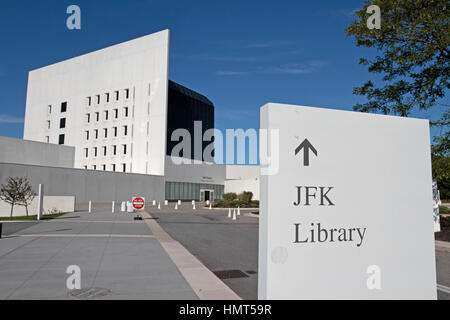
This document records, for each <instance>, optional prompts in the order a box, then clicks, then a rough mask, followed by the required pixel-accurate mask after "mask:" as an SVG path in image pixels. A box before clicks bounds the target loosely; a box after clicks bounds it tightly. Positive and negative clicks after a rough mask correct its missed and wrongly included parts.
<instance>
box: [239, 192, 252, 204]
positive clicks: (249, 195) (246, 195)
mask: <svg viewBox="0 0 450 320" xmlns="http://www.w3.org/2000/svg"><path fill="white" fill-rule="evenodd" d="M252 198H253V192H251V191H244V192H242V193H241V194H240V195H239V200H241V201H244V202H246V203H248V202H250V201H252Z"/></svg>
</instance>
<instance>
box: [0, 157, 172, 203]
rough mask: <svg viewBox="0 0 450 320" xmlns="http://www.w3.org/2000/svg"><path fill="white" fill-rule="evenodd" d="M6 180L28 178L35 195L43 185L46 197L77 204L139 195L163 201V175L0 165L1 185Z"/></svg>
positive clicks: (9, 164) (109, 200)
mask: <svg viewBox="0 0 450 320" xmlns="http://www.w3.org/2000/svg"><path fill="white" fill-rule="evenodd" d="M8 177H27V178H28V180H29V181H30V183H31V185H32V187H33V189H34V191H35V192H37V191H38V187H39V184H40V183H42V184H44V186H45V187H44V194H46V195H52V196H75V201H76V204H78V203H87V202H89V200H91V201H93V202H104V203H108V202H111V201H113V200H114V201H116V202H118V201H127V200H128V201H131V197H133V196H138V195H139V196H144V197H145V198H146V199H155V200H159V201H164V192H165V180H164V177H163V176H152V175H146V174H133V173H119V172H105V171H95V170H85V169H69V168H55V167H43V166H32V165H21V164H11V163H0V183H5V182H6V179H7V178H8Z"/></svg>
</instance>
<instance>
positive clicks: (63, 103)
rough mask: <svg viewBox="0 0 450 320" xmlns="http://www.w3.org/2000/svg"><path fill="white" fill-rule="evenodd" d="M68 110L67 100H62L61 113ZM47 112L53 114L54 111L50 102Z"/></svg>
mask: <svg viewBox="0 0 450 320" xmlns="http://www.w3.org/2000/svg"><path fill="white" fill-rule="evenodd" d="M64 112H67V101H64V102H61V113H64ZM47 113H48V114H51V113H52V105H51V104H49V105H48V106H47Z"/></svg>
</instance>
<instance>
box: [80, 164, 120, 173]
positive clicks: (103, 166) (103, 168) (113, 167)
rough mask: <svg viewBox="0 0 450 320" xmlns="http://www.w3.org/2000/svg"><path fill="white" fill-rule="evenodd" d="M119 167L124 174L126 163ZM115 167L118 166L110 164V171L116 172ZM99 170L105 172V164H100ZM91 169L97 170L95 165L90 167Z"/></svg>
mask: <svg viewBox="0 0 450 320" xmlns="http://www.w3.org/2000/svg"><path fill="white" fill-rule="evenodd" d="M119 166H120V167H119V168H120V169H121V170H122V172H126V171H127V164H126V163H121V164H120V165H119ZM117 167H118V166H116V164H112V165H111V171H116V168H117ZM84 168H85V169H87V168H88V166H84ZM99 168H101V169H102V170H103V171H106V164H101V165H100V166H99ZM92 169H93V170H97V165H95V164H94V165H92Z"/></svg>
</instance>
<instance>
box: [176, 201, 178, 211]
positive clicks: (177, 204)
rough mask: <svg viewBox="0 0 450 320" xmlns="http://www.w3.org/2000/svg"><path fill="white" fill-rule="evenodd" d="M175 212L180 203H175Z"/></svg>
mask: <svg viewBox="0 0 450 320" xmlns="http://www.w3.org/2000/svg"><path fill="white" fill-rule="evenodd" d="M175 210H178V202H177V203H175Z"/></svg>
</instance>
